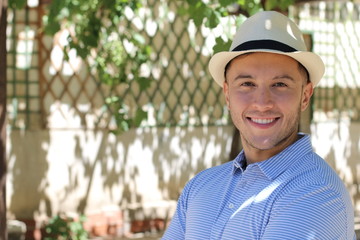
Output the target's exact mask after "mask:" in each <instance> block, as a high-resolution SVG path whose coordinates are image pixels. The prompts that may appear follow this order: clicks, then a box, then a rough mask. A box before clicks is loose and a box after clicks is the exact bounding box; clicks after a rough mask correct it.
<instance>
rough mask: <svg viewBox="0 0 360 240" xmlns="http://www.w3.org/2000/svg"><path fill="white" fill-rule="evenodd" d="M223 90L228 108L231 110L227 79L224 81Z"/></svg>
mask: <svg viewBox="0 0 360 240" xmlns="http://www.w3.org/2000/svg"><path fill="white" fill-rule="evenodd" d="M223 92H224V96H225V101H226V106H227V108H228V110H230V101H229V85H228V83H227V81H224V83H223Z"/></svg>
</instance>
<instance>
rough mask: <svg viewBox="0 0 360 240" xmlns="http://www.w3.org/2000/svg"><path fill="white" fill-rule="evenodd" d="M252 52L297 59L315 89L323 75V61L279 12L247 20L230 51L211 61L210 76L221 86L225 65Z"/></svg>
mask: <svg viewBox="0 0 360 240" xmlns="http://www.w3.org/2000/svg"><path fill="white" fill-rule="evenodd" d="M249 52H269V53H277V54H282V55H286V56H289V57H292V58H294V59H295V60H297V61H298V62H300V63H301V64H302V65H303V66H304V67H305V68H306V69H307V71H308V73H309V77H310V81H311V82H312V83H313V86H314V87H315V86H316V85H317V84H318V82H319V81H320V79H321V78H322V76H323V75H324V71H325V66H324V63H323V61H322V60H321V58H320V57H319V56H318V55H316V54H315V53H313V52H309V51H307V49H306V45H305V42H304V39H303V35H302V32H301V31H300V29H299V28H298V26H297V25H296V24H295V23H294V22H293V21H291V20H290V19H289V18H288V17H286V16H285V15H283V14H281V13H279V12H275V11H262V12H258V13H256V14H255V15H253V16H251V17H250V18H248V19H247V20H246V21H245V22H244V23H243V24H242V25H241V26H240V27H239V28H238V30H237V32H236V34H235V38H234V40H233V42H232V44H231V47H230V50H229V51H228V52H219V53H216V54H214V56H212V58H211V59H210V62H209V71H210V74H211V76H212V77H213V78H214V80H215V81H216V82H217V83H218V84H219V85H220V86H221V87H222V86H223V83H224V81H225V67H226V65H227V64H228V63H229V62H230V61H231V60H232V59H233V58H235V57H237V56H239V55H241V54H244V53H249Z"/></svg>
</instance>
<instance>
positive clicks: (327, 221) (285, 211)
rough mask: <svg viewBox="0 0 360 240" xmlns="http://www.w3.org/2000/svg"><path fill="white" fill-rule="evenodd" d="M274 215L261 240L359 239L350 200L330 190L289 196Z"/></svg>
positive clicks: (314, 189)
mask: <svg viewBox="0 0 360 240" xmlns="http://www.w3.org/2000/svg"><path fill="white" fill-rule="evenodd" d="M273 211H274V212H273V213H272V217H271V218H270V219H269V222H268V224H267V227H266V228H265V231H264V234H263V237H262V238H261V239H262V240H275V239H279V237H281V239H284V240H287V239H289V240H290V239H291V240H296V239H319V240H321V239H324V240H329V239H337V240H340V239H343V240H349V239H354V240H355V239H356V237H355V233H354V222H353V211H352V205H351V201H350V198H349V199H348V198H347V196H345V197H344V194H341V193H338V192H336V191H334V190H332V189H330V188H328V187H319V186H306V187H303V189H298V190H297V191H296V192H292V193H290V194H286V196H285V197H283V198H282V199H280V200H279V201H278V202H277V203H276V204H275V206H274V208H273Z"/></svg>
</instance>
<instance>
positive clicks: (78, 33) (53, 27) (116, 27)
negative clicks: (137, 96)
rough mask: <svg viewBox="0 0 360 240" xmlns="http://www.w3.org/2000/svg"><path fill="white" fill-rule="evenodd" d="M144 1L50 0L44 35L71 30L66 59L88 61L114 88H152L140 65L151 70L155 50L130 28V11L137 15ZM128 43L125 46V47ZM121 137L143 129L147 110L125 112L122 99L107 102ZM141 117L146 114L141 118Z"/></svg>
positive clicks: (118, 97) (66, 48)
mask: <svg viewBox="0 0 360 240" xmlns="http://www.w3.org/2000/svg"><path fill="white" fill-rule="evenodd" d="M141 2H142V1H141V0H132V1H128V0H102V1H99V0H52V1H51V4H50V5H49V9H48V15H46V16H45V17H44V23H45V29H44V31H45V33H46V34H49V35H55V34H56V33H57V32H59V31H60V30H61V29H62V28H67V29H69V32H70V34H69V36H68V43H69V44H68V45H66V46H65V48H64V53H65V56H67V53H68V52H69V51H70V50H71V49H75V50H76V53H77V55H78V56H80V57H81V58H83V59H84V60H90V59H91V60H90V61H88V62H91V63H92V65H91V66H90V71H92V72H94V70H96V71H95V72H96V74H97V75H98V78H99V80H100V81H101V83H103V84H106V85H109V86H110V88H111V89H114V88H115V87H116V86H118V85H120V84H127V85H130V84H131V83H132V82H133V81H134V82H135V83H136V84H138V86H139V89H140V91H144V90H146V89H147V88H149V87H150V86H151V83H152V80H151V79H149V78H145V77H143V76H141V75H140V68H141V66H142V65H148V66H149V65H150V54H151V51H152V50H151V47H150V46H148V45H146V41H145V39H144V37H143V36H142V35H141V34H140V31H141V30H139V29H136V27H134V26H132V25H127V22H128V21H127V19H126V12H132V13H133V14H137V10H138V9H139V8H141V7H142V4H141ZM125 44H126V45H125ZM106 104H107V107H108V108H109V109H110V110H111V112H112V114H113V119H114V120H115V124H116V126H117V128H118V129H116V130H115V131H114V132H116V133H121V132H123V131H127V130H129V129H130V128H131V127H134V126H139V125H140V124H141V121H142V120H144V119H146V118H144V115H145V113H144V112H143V110H139V109H132V111H130V110H128V109H126V105H125V104H124V103H123V101H122V99H121V96H110V97H109V98H108V99H106ZM139 112H141V113H142V114H141V115H140V116H141V117H139V114H138V113H139Z"/></svg>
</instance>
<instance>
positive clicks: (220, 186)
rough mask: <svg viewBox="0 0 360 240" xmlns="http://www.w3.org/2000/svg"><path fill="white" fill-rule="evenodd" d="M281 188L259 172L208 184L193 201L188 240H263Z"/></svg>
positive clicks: (188, 222)
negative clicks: (261, 239) (263, 234)
mask: <svg viewBox="0 0 360 240" xmlns="http://www.w3.org/2000/svg"><path fill="white" fill-rule="evenodd" d="M279 185H280V184H278V183H277V182H276V181H270V180H268V179H267V178H266V177H264V176H263V175H261V174H256V173H255V174H249V175H239V176H234V177H232V178H230V179H229V180H225V179H224V180H223V181H219V180H217V181H214V182H212V183H209V184H207V185H206V187H203V188H202V189H200V190H199V191H198V192H197V193H196V194H194V196H193V197H192V198H190V202H189V208H188V209H187V219H186V235H187V236H188V239H234V236H238V237H239V238H238V239H252V240H254V239H260V237H261V235H262V233H263V230H264V229H265V227H266V224H267V222H268V219H269V217H270V213H271V208H272V205H273V202H274V200H275V199H276V194H277V191H278V190H279ZM194 236H199V238H196V237H194ZM200 236H201V237H200Z"/></svg>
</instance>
